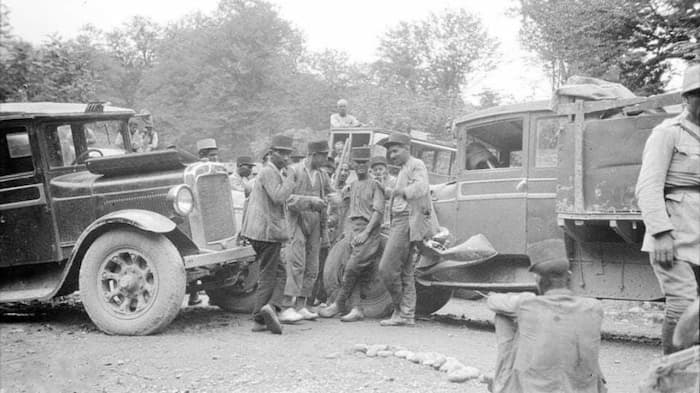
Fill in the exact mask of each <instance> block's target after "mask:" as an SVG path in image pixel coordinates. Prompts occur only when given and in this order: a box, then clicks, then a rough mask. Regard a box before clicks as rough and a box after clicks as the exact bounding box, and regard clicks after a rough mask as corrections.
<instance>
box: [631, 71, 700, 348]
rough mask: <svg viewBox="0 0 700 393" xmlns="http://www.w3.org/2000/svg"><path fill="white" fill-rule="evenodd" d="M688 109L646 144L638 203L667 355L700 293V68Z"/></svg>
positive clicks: (691, 80) (688, 91) (689, 79)
mask: <svg viewBox="0 0 700 393" xmlns="http://www.w3.org/2000/svg"><path fill="white" fill-rule="evenodd" d="M681 95H682V97H683V101H684V102H685V110H684V111H683V112H682V113H681V114H680V115H678V116H676V117H674V118H672V119H668V120H666V121H664V122H663V123H661V124H659V125H658V126H656V127H654V129H653V130H652V132H651V135H649V139H647V142H646V145H645V146H644V154H643V156H642V169H641V170H640V172H639V179H638V180H637V200H638V201H639V208H640V210H641V211H642V218H643V219H644V225H645V227H646V234H645V236H644V243H643V244H642V251H646V252H648V253H649V257H650V259H651V266H652V268H653V269H654V273H655V274H656V277H657V279H658V280H659V284H660V285H661V290H662V291H663V293H664V295H665V296H666V312H665V315H664V324H663V327H662V332H661V340H662V342H663V351H664V354H670V353H673V352H676V351H677V349H678V348H676V347H675V346H674V345H673V330H674V329H675V327H676V324H677V323H678V319H679V318H680V316H681V314H683V312H684V311H685V309H686V308H687V307H688V306H689V305H690V304H691V303H693V301H694V300H695V299H696V297H697V295H698V280H699V279H700V64H695V65H691V66H689V67H688V68H687V69H686V70H685V75H684V78H683V87H682V90H681Z"/></svg>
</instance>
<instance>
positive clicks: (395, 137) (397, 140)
mask: <svg viewBox="0 0 700 393" xmlns="http://www.w3.org/2000/svg"><path fill="white" fill-rule="evenodd" d="M377 144H378V145H380V146H384V147H386V148H389V147H390V146H391V145H406V146H408V145H409V144H411V137H410V136H408V135H407V134H402V133H400V132H394V133H391V135H389V136H388V137H386V138H384V139H382V140H380V141H379V142H377Z"/></svg>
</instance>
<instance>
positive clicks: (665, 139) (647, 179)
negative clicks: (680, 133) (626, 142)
mask: <svg viewBox="0 0 700 393" xmlns="http://www.w3.org/2000/svg"><path fill="white" fill-rule="evenodd" d="M669 131H670V130H668V129H666V128H657V129H654V131H652V133H651V135H650V136H649V139H647V142H646V145H645V146H644V153H643V155H642V168H641V170H640V171H639V178H638V180H637V189H636V194H637V195H636V196H637V201H638V204H639V209H640V210H641V211H642V218H643V219H644V225H645V226H646V230H647V232H648V233H650V234H651V235H656V234H659V233H661V232H666V231H670V230H672V229H673V224H672V223H671V220H670V218H669V217H668V214H667V213H666V203H665V201H664V184H665V182H666V173H667V172H668V167H669V165H670V164H671V158H672V157H673V148H674V146H675V143H674V138H673V133H672V132H669Z"/></svg>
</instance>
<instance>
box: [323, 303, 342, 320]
mask: <svg viewBox="0 0 700 393" xmlns="http://www.w3.org/2000/svg"><path fill="white" fill-rule="evenodd" d="M339 312H340V309H339V308H338V303H333V304H331V305H330V306H328V307H324V308H322V309H320V310H319V311H318V315H320V316H321V318H333V317H334V316H336V315H338V313H339Z"/></svg>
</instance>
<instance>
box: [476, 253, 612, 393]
mask: <svg viewBox="0 0 700 393" xmlns="http://www.w3.org/2000/svg"><path fill="white" fill-rule="evenodd" d="M528 251H529V252H528V253H529V254H530V257H531V258H532V266H531V267H530V271H532V272H533V273H534V274H535V280H536V282H537V287H538V291H539V295H538V296H535V295H534V294H532V293H520V294H512V293H508V294H491V295H490V296H489V298H488V303H487V304H488V306H489V308H490V309H491V310H493V311H494V312H495V313H496V317H495V321H494V324H495V326H496V339H497V340H498V359H497V363H496V374H495V377H494V381H493V390H492V391H493V392H496V393H501V392H503V393H506V392H507V393H520V392H523V393H539V392H561V393H574V392H576V393H583V392H586V393H588V392H590V393H599V392H606V391H607V389H606V386H605V380H604V379H603V374H602V372H601V371H600V365H599V364H598V352H599V349H600V327H601V324H602V321H603V309H602V307H601V305H600V302H599V301H598V300H595V299H590V298H584V297H579V296H574V294H573V293H572V291H571V290H570V289H569V282H570V275H571V272H570V271H569V261H568V260H567V258H566V250H565V249H564V245H563V242H562V241H560V240H546V241H543V242H540V243H537V244H536V245H534V246H533V247H531V248H530V250H528Z"/></svg>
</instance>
